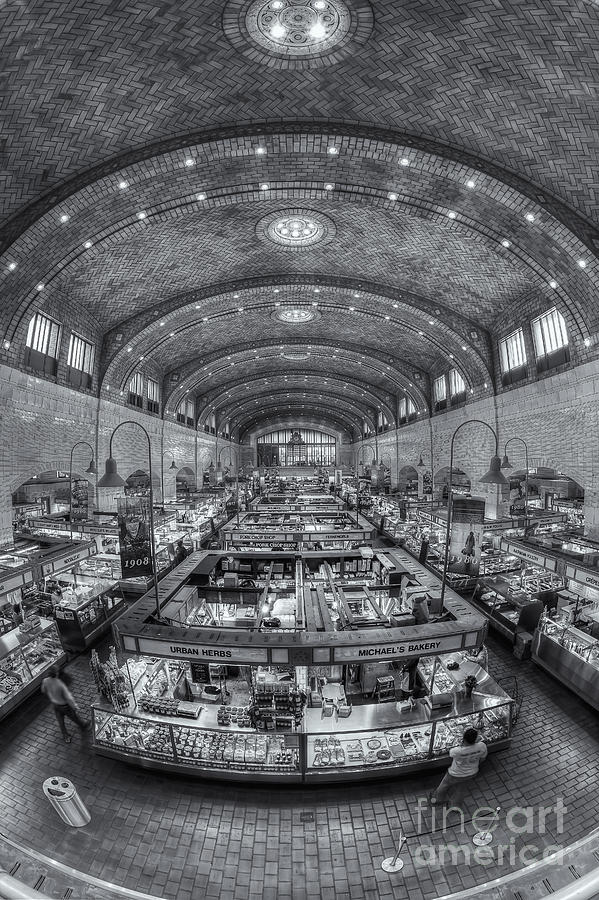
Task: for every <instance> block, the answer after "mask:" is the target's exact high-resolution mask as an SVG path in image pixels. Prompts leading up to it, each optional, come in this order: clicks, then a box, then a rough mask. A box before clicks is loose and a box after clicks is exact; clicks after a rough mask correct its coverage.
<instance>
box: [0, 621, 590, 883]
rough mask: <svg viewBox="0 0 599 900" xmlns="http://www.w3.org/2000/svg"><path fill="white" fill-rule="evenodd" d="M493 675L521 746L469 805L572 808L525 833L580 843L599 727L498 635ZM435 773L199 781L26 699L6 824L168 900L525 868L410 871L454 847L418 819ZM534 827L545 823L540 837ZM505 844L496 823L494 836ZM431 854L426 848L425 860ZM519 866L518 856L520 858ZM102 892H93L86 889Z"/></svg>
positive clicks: (456, 877)
mask: <svg viewBox="0 0 599 900" xmlns="http://www.w3.org/2000/svg"><path fill="white" fill-rule="evenodd" d="M489 647H490V650H491V654H490V671H491V674H492V675H493V676H494V677H496V678H502V677H503V676H505V675H509V674H515V675H517V677H518V679H519V682H520V687H521V690H522V692H523V694H524V697H525V699H524V705H523V708H522V712H521V716H520V720H519V723H518V725H517V726H516V729H515V733H514V739H513V743H512V746H511V748H510V749H509V750H507V751H504V752H501V753H497V754H494V755H492V756H491V757H489V759H488V761H487V763H486V764H485V766H484V769H483V771H482V772H481V775H480V777H479V779H478V781H477V782H476V784H475V786H474V791H473V794H472V795H471V796H470V797H469V800H468V802H469V808H470V809H471V810H472V811H474V809H475V808H476V807H477V806H478V805H483V804H490V805H491V806H495V805H501V807H502V808H503V810H504V811H506V810H507V809H508V808H509V807H511V806H538V805H540V804H546V805H553V804H554V803H555V802H556V797H559V796H563V798H564V802H565V804H566V806H567V811H566V814H565V817H564V830H563V834H561V835H555V834H554V832H555V818H554V817H551V816H548V818H547V825H548V826H549V829H548V833H547V834H545V835H539V834H538V833H536V834H534V835H533V836H530V835H527V834H524V835H522V836H520V837H518V838H517V840H516V848H517V849H518V848H519V847H520V846H522V845H523V844H526V843H528V844H530V843H531V842H533V843H535V845H536V846H537V847H538V848H540V849H542V848H543V847H544V846H546V845H549V844H553V843H559V844H562V845H566V844H568V843H570V842H571V841H573V840H576V839H577V838H579V837H580V836H582V835H583V834H585V833H586V832H587V831H589V830H590V829H591V828H594V827H596V824H597V821H599V752H598V751H599V720H598V719H597V716H596V714H595V713H594V712H593V711H592V710H591V709H590V708H589V707H586V706H585V705H584V704H583V703H581V702H580V701H579V700H578V699H577V698H576V697H575V696H573V695H572V694H571V693H570V692H569V691H567V690H566V689H564V688H562V687H561V685H559V684H558V683H557V682H554V681H553V680H552V679H551V678H549V677H548V676H546V675H545V674H544V673H543V672H542V671H541V670H540V669H538V668H537V667H536V666H534V664H533V663H531V662H524V663H521V662H518V661H517V660H515V659H514V658H513V657H512V655H511V653H510V650H509V648H507V647H505V646H504V645H503V644H502V643H500V642H498V641H497V640H495V639H493V638H492V639H491V640H490V641H489ZM69 671H70V672H71V674H72V676H73V691H74V693H75V695H76V696H77V698H78V700H79V701H80V703H81V704H82V705H85V704H86V703H89V702H90V701H91V699H92V692H93V685H92V681H91V676H90V673H89V666H88V659H87V657H80V658H78V659H77V660H75V662H74V663H72V664H71V665H70V667H69ZM54 774H61V775H65V776H67V777H69V778H72V779H73V781H74V782H75V784H76V785H77V787H78V789H79V791H80V793H81V795H82V797H83V798H84V800H85V802H86V804H87V805H88V807H89V809H90V811H91V813H92V821H91V823H90V825H89V826H87V827H86V828H82V829H72V830H68V831H66V832H65V831H64V830H63V826H62V823H61V822H60V820H58V817H57V816H56V814H55V813H54V811H53V810H52V809H51V807H50V806H49V804H48V803H47V801H46V800H45V799H44V798H43V797H42V792H41V784H42V782H43V781H44V779H45V778H47V777H48V776H50V775H54ZM438 779H439V775H438V774H432V775H430V776H423V777H416V776H408V777H406V778H404V779H399V778H398V779H394V780H391V781H383V782H379V783H376V782H374V783H370V784H366V785H355V786H354V785H352V786H351V787H348V786H335V787H323V788H320V789H315V788H310V789H309V790H308V789H303V788H298V789H295V790H292V789H289V788H287V789H284V790H273V789H272V788H270V787H268V788H265V787H257V788H247V787H245V786H237V785H227V784H225V783H218V782H202V781H195V780H191V779H188V778H181V777H176V776H168V775H160V774H157V773H152V772H147V773H146V772H143V771H142V770H140V769H136V768H134V767H128V766H125V765H123V764H122V763H120V762H116V761H112V760H108V759H104V758H102V757H99V756H96V755H95V754H94V753H93V752H92V751H91V750H90V747H89V738H85V739H84V740H83V741H81V738H80V737H79V735H78V734H76V735H75V736H74V738H73V743H72V744H70V745H66V744H64V743H63V742H62V740H61V739H60V735H59V733H58V728H57V726H56V723H55V721H54V716H53V714H52V712H51V710H49V709H48V708H47V706H46V704H45V701H44V700H43V699H42V698H41V697H37V698H34V699H32V700H31V702H29V703H26V704H24V706H23V708H22V709H20V710H18V711H17V712H16V713H15V715H13V716H12V717H11V718H9V719H7V720H6V721H5V722H4V723H3V726H2V730H1V743H0V791H1V792H2V797H3V801H4V802H3V812H4V815H3V820H2V826H1V830H2V832H4V833H5V834H6V835H8V836H10V837H12V838H14V839H15V840H16V841H19V842H20V843H22V844H24V845H27V846H31V847H33V848H34V849H37V850H39V851H41V852H44V853H46V854H47V855H49V856H52V857H54V858H56V859H57V860H60V861H61V862H63V863H65V864H68V865H71V866H73V867H74V868H76V869H79V870H81V871H85V872H87V873H89V874H91V875H94V876H96V877H98V878H102V879H105V880H107V881H109V882H114V883H117V884H121V885H124V886H126V887H128V888H132V889H137V890H140V891H148V892H149V893H153V894H155V895H156V896H157V897H165V898H171V897H172V898H175V897H176V898H181V900H197V898H198V897H203V896H206V897H209V898H220V900H279V898H294V900H303V898H306V900H307V898H314V900H316V898H322V900H328V898H330V900H333V898H335V900H339V898H341V900H359V898H373V900H374V898H379V897H383V898H384V897H389V898H398V900H404V898H408V897H409V898H410V900H418V898H433V897H437V896H439V895H441V894H445V893H449V892H451V891H457V890H460V889H462V888H466V887H470V886H472V885H474V884H476V883H479V882H483V881H487V880H489V879H491V878H494V877H497V876H498V875H500V874H502V873H504V872H506V871H508V870H510V869H511V868H513V865H511V863H510V860H509V859H508V860H507V861H504V862H503V864H501V865H498V864H494V865H491V866H482V865H474V866H467V865H465V864H464V862H463V858H462V859H461V860H460V861H458V865H452V864H450V863H448V864H446V865H441V866H440V865H437V864H433V865H429V866H418V868H417V869H416V868H415V867H414V861H415V859H416V858H417V853H418V848H419V847H422V846H429V847H431V848H434V847H437V848H438V847H439V845H441V844H443V845H446V844H450V843H452V842H457V843H458V844H461V845H463V846H467V847H469V846H470V837H471V835H472V832H473V830H474V829H473V828H472V825H467V826H466V834H465V835H464V836H461V835H460V833H459V829H455V828H452V829H450V830H449V832H448V833H447V834H445V835H443V834H441V833H437V834H436V835H434V836H428V835H426V834H424V835H423V836H422V837H421V838H419V837H418V836H417V835H418V834H419V833H422V832H426V831H430V824H431V823H430V818H429V816H428V814H427V816H426V817H425V818H424V819H423V820H422V821H419V819H418V815H417V798H418V797H420V796H426V794H427V793H428V791H430V790H431V788H432V787H433V786H434V785H435V784H436V783H437V781H438ZM400 827H402V828H403V829H404V830H405V832H406V834H407V835H408V837H409V841H408V845H407V848H406V850H405V851H404V853H403V854H402V856H403V857H404V859H405V860H406V867H405V869H404V871H403V873H402V874H401V875H387V874H385V873H384V872H383V871H382V870H381V868H380V863H381V860H382V859H383V858H384V857H386V856H389V855H392V853H393V850H394V841H395V838H396V836H397V834H398V831H399V828H400ZM537 831H538V829H537ZM502 840H505V842H506V844H509V836H507V835H506V834H505V828H504V827H502V828H500V829H499V831H498V834H497V837H496V843H497V842H501V841H502ZM431 856H432V850H431V851H430V852H429V857H428V858H429V859H430V858H431ZM516 866H518V863H517V862H516ZM90 896H92V895H90Z"/></svg>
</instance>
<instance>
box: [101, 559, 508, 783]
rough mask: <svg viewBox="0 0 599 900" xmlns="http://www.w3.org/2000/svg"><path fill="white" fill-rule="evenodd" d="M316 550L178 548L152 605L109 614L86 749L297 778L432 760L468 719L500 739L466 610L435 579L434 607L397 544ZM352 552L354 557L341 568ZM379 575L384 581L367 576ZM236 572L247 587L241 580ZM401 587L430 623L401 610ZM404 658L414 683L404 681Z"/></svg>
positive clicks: (504, 714)
mask: <svg viewBox="0 0 599 900" xmlns="http://www.w3.org/2000/svg"><path fill="white" fill-rule="evenodd" d="M325 556H328V557H329V558H323V555H322V554H320V555H319V554H318V553H309V554H299V555H298V554H292V555H287V556H286V555H285V554H283V553H277V552H272V551H271V552H270V554H268V553H267V552H266V551H263V552H255V553H253V554H243V553H235V554H232V555H231V554H227V553H216V552H207V553H202V554H194V555H193V556H192V557H190V558H188V559H187V560H185V562H184V563H182V564H181V565H180V566H179V567H178V568H177V570H176V572H174V573H173V574H171V575H168V576H167V577H166V578H165V579H164V580H163V581H162V582H161V584H160V591H159V593H160V616H159V617H158V616H157V613H156V610H155V598H154V596H153V594H149V595H147V596H146V597H144V598H142V599H141V600H140V601H139V602H138V603H137V604H136V605H135V606H134V607H132V608H131V609H130V610H128V611H127V612H126V613H125V614H124V616H122V617H121V618H120V619H119V621H118V622H117V623H116V625H115V630H116V632H117V635H118V642H119V651H120V654H122V655H123V656H122V657H121V658H122V659H123V660H124V661H118V662H117V659H116V656H113V658H112V659H110V660H108V661H107V662H106V663H105V664H101V663H99V664H98V666H99V668H98V679H97V681H98V686H99V688H100V690H101V691H102V694H103V699H102V700H101V701H100V702H98V703H97V704H95V705H94V746H95V749H96V750H97V752H100V753H102V754H105V755H108V756H111V757H114V758H117V759H121V760H123V761H132V762H136V763H137V764H138V765H142V766H149V767H154V768H164V769H166V770H168V771H195V772H197V773H198V774H201V775H202V776H205V777H216V778H226V779H232V780H247V779H248V778H249V779H251V780H252V781H282V782H287V783H292V782H297V783H301V782H304V783H310V782H323V781H335V780H351V779H358V780H362V779H364V778H373V777H382V776H385V775H389V774H392V773H395V772H398V771H399V772H401V771H403V772H409V771H416V770H418V769H422V768H430V767H437V766H442V765H445V764H447V762H448V750H449V747H450V746H453V744H454V743H455V742H457V741H459V740H460V739H461V734H462V731H463V728H464V727H465V726H466V725H469V724H472V725H475V726H476V727H479V728H481V730H482V733H483V735H484V737H485V740H487V742H488V743H489V748H490V749H491V750H494V749H501V748H503V747H506V746H507V745H508V744H509V739H510V734H511V700H510V698H509V697H508V696H507V695H506V694H505V693H504V692H503V691H502V690H501V688H500V687H499V686H498V685H497V684H496V683H495V682H494V681H493V679H491V678H490V676H489V675H488V673H486V672H485V671H484V670H483V669H480V667H478V666H477V665H476V664H475V663H473V662H472V661H471V660H470V659H469V652H470V651H471V650H472V649H474V648H476V647H478V646H480V644H481V642H482V641H483V639H484V635H485V631H486V628H485V622H484V620H483V619H482V617H480V616H479V615H478V614H477V613H476V612H475V611H474V610H473V608H472V607H470V606H469V605H468V604H467V603H466V602H465V601H464V600H463V599H462V598H460V597H458V596H457V595H456V594H454V593H453V591H451V590H448V591H447V592H446V598H445V606H444V608H443V609H442V610H440V609H438V601H439V596H440V594H439V584H438V580H437V579H435V577H434V576H433V575H432V574H431V573H430V572H428V571H426V570H424V569H422V567H420V566H419V564H418V563H417V562H416V561H415V560H413V559H412V558H411V557H410V556H409V554H407V553H405V552H403V551H396V550H393V551H386V553H385V554H382V556H383V557H384V559H383V560H382V561H381V560H380V559H377V558H376V552H375V553H373V554H372V557H371V558H368V557H367V558H366V559H363V558H362V557H361V556H360V554H352V560H351V561H350V562H352V565H350V566H349V569H348V570H347V572H346V571H345V568H346V565H345V563H346V560H345V559H343V561H342V559H341V558H337V559H332V557H333V556H334V554H328V555H327V554H325ZM358 557H359V558H360V559H361V560H362V561H363V562H364V563H365V566H364V571H362V572H357V571H356V572H352V571H351V570H352V569H353V563H354V562H355V563H357V562H358ZM223 563H224V564H225V567H224V569H223ZM242 566H243V567H246V571H244V572H240V571H239V570H240V568H241V567H242ZM334 566H335V567H336V566H339V571H337V572H335V571H334ZM275 567H276V570H275ZM248 570H249V571H248ZM384 573H386V575H387V578H388V577H389V575H390V574H392V573H394V574H395V575H396V576H397V580H396V582H395V583H392V582H390V581H389V580H388V581H387V583H386V584H385V583H381V582H382V577H381V576H382V575H383V574H384ZM231 575H234V576H235V582H234V583H233V581H232V580H231V581H229V580H228V579H229V578H230V576H231ZM240 575H243V576H248V577H249V576H250V575H251V576H253V578H252V580H253V581H254V585H253V586H246V587H241V586H240V584H239V576H240ZM357 576H359V577H357ZM225 579H227V582H226V583H225ZM415 592H416V593H418V594H419V595H420V599H421V602H424V603H426V604H427V605H428V606H429V608H430V609H431V610H437V613H438V615H437V616H436V617H433V618H434V619H435V620H434V621H431V622H429V623H428V624H425V625H416V624H415V619H414V618H413V617H412V616H411V609H412V607H413V603H414V595H415ZM273 619H277V620H278V622H277V624H275V625H274V627H272V626H271V625H270V624H268V622H265V620H273ZM435 660H437V663H436V664H435ZM439 661H440V662H439ZM408 663H414V664H417V668H418V674H417V690H406V689H405V685H406V681H405V669H406V666H407V665H408ZM431 667H432V668H434V671H432V669H431ZM469 676H471V677H470V679H469ZM473 684H474V687H473Z"/></svg>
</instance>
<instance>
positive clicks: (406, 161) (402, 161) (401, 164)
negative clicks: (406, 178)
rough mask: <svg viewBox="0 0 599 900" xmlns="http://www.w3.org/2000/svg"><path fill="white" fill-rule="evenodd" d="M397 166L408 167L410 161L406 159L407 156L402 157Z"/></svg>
mask: <svg viewBox="0 0 599 900" xmlns="http://www.w3.org/2000/svg"><path fill="white" fill-rule="evenodd" d="M399 164H400V166H409V165H410V160H409V159H408V158H407V156H404V158H403V159H400V161H399Z"/></svg>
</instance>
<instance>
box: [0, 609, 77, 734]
mask: <svg viewBox="0 0 599 900" xmlns="http://www.w3.org/2000/svg"><path fill="white" fill-rule="evenodd" d="M65 661H66V656H65V654H64V651H63V649H62V645H61V643H60V639H59V637H58V633H57V630H56V624H55V623H54V622H52V621H50V620H46V619H41V620H40V623H39V626H38V627H37V628H36V629H35V630H34V631H29V632H23V631H21V630H20V629H18V628H16V629H14V630H13V631H10V632H8V634H5V635H2V637H0V719H3V718H4V717H5V716H7V715H8V714H9V713H10V712H12V710H13V709H15V708H16V707H17V706H18V705H19V704H20V703H22V701H23V700H24V699H25V698H26V697H28V696H30V695H31V694H32V693H33V692H34V691H36V690H37V689H38V688H39V686H40V684H41V681H42V679H43V678H44V677H45V676H46V675H47V674H48V672H49V670H50V668H51V666H52V665H54V664H56V665H63V664H64V662H65Z"/></svg>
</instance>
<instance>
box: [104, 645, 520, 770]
mask: <svg viewBox="0 0 599 900" xmlns="http://www.w3.org/2000/svg"><path fill="white" fill-rule="evenodd" d="M447 664H454V665H455V664H457V665H458V669H457V670H456V674H454V673H453V672H450V671H449V670H448V669H447ZM116 671H117V674H118V673H127V674H126V675H124V674H121V680H122V683H123V684H124V683H125V682H129V683H130V684H131V691H128V690H126V691H125V690H123V692H122V693H121V694H120V695H119V703H120V704H121V707H120V709H111V708H109V706H108V704H107V703H99V704H96V705H95V707H94V710H93V719H94V746H95V749H96V750H97V751H98V752H99V753H102V754H104V755H107V756H111V757H114V758H117V759H123V760H129V761H135V762H136V763H137V764H138V765H141V766H143V767H147V768H159V769H166V770H167V771H190V770H192V771H194V772H196V773H197V774H199V775H202V776H203V777H211V778H222V779H232V780H244V779H245V780H247V779H251V780H253V781H277V780H279V781H281V782H286V783H300V782H301V783H317V782H331V781H346V780H347V781H351V780H364V779H368V778H377V777H379V778H380V777H385V776H388V775H390V774H392V773H399V772H414V771H420V770H428V769H430V768H438V767H441V766H444V765H447V764H448V762H449V758H448V757H449V749H450V748H451V747H453V746H456V745H458V744H459V743H460V742H461V740H462V736H463V732H464V729H465V728H466V727H475V728H477V729H479V731H480V733H481V736H482V738H483V740H485V742H486V743H487V745H488V747H489V750H491V751H492V750H500V749H503V748H505V747H507V746H508V745H509V741H510V735H511V727H512V715H511V708H512V700H511V698H510V697H509V696H508V695H507V694H505V692H504V691H503V690H502V689H501V688H500V687H499V686H498V685H497V684H496V683H495V682H494V681H493V679H492V678H491V677H490V676H489V675H488V673H487V672H486V671H485V670H484V669H481V667H480V666H478V665H477V664H476V663H474V662H472V661H470V660H468V659H464V658H463V657H462V654H460V653H457V654H451V655H445V656H444V657H442V661H441V662H437V663H435V661H434V659H433V658H432V657H431V658H424V659H423V660H422V669H421V674H422V677H423V680H424V681H427V680H430V679H429V676H430V675H431V674H432V677H433V681H432V690H433V691H434V692H436V693H442V692H444V691H449V692H450V693H449V699H448V700H447V699H446V700H445V702H444V703H443V705H440V706H436V705H435V703H434V702H432V701H431V697H432V699H433V700H434V694H431V696H429V697H425V698H423V699H421V700H417V701H406V702H395V697H394V696H393V697H392V700H391V702H376V703H374V702H372V700H370V701H368V702H358V701H356V700H355V695H354V698H353V701H352V699H351V698H350V697H349V696H346V693H345V688H344V684H343V680H342V681H337V682H328V683H327V682H326V678H324V679H322V678H320V679H319V674H318V673H319V672H321V670H320V669H318V668H316V669H315V668H313V667H312V668H311V667H308V668H298V669H295V670H294V669H289V668H288V667H282V668H279V669H277V668H275V669H266V670H265V669H264V668H263V667H258V668H256V667H249V666H248V667H241V669H239V667H234V671H235V672H236V676H232V675H231V674H230V673H229V675H228V676H227V671H228V667H226V666H221V665H212V664H210V665H208V664H202V663H187V662H183V661H174V660H168V661H167V660H164V659H156V658H154V659H149V658H139V657H138V658H133V659H130V660H129V664H128V666H127V667H123V668H122V669H119V670H116ZM322 671H325V670H322ZM326 671H327V673H328V676H329V677H334V676H337V677H340V678H342V679H343V672H342V669H341V667H338V669H337V670H335V669H334V668H333V669H331V668H328V669H326ZM474 673H476V676H477V685H476V687H475V690H474V692H473V693H472V696H470V697H465V696H463V692H462V691H461V688H462V683H463V679H464V678H465V677H466V676H467V675H471V674H474ZM264 679H270V680H266V681H265V680H264ZM287 679H289V680H287ZM319 680H320V682H321V683H322V686H321V688H320V689H317V690H316V691H315V690H314V689H313V688H312V687H310V686H309V683H310V684H312V683H314V682H316V681H319ZM199 682H203V683H199ZM300 685H303V686H304V687H305V690H303V689H302V688H301V687H300ZM347 687H348V689H349V682H348V683H347ZM315 694H317V695H318V704H317V705H305V704H306V703H310V704H312V703H313V700H314V695H315ZM308 695H309V697H308ZM185 696H188V697H191V698H192V699H191V700H183V699H181V700H179V699H177V698H178V697H185ZM225 701H227V702H226V705H225ZM242 703H243V704H244V705H243V706H242V705H240V704H242ZM219 704H220V705H219ZM229 704H231V705H229ZM319 704H320V705H319Z"/></svg>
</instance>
